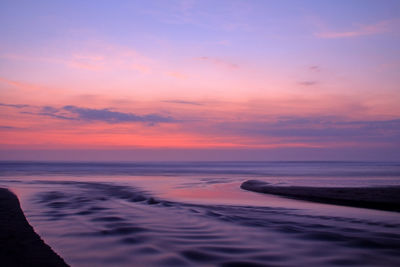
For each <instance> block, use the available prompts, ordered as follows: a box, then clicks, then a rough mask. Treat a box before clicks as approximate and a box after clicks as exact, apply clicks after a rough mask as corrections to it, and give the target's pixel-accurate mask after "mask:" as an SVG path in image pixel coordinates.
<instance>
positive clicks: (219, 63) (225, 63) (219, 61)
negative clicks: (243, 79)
mask: <svg viewBox="0 0 400 267" xmlns="http://www.w3.org/2000/svg"><path fill="white" fill-rule="evenodd" d="M194 59H195V60H198V61H203V62H208V63H211V64H214V65H216V66H222V67H225V68H229V69H237V68H239V65H237V64H236V63H232V62H228V61H225V60H222V59H219V58H212V57H204V56H203V57H196V58H194Z"/></svg>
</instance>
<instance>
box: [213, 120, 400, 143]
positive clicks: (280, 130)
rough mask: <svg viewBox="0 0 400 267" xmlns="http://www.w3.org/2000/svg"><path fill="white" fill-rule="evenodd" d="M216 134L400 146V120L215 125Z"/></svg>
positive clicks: (282, 121)
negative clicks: (396, 144)
mask: <svg viewBox="0 0 400 267" xmlns="http://www.w3.org/2000/svg"><path fill="white" fill-rule="evenodd" d="M213 127H214V130H215V131H216V133H220V134H224V135H234V136H235V135H238V136H242V137H248V138H251V139H254V140H259V138H261V139H262V138H263V137H266V138H268V137H269V138H271V137H273V138H278V139H282V138H283V139H288V140H291V141H294V140H296V141H301V142H306V143H308V144H318V143H323V142H338V143H343V142H354V143H362V142H366V143H368V142H370V143H371V144H372V143H400V119H393V120H366V121H348V120H345V119H344V118H340V117H334V116H310V117H296V116H292V117H278V118H277V119H275V120H272V121H239V122H233V121H230V122H221V123H218V124H215V125H214V126H213Z"/></svg>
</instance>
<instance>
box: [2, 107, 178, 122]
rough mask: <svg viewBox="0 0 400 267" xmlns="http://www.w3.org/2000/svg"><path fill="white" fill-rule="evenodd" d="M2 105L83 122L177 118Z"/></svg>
mask: <svg viewBox="0 0 400 267" xmlns="http://www.w3.org/2000/svg"><path fill="white" fill-rule="evenodd" d="M0 106H6V107H12V108H16V109H23V110H22V111H20V113H21V114H30V115H37V116H47V117H52V118H55V119H61V120H70V121H83V122H96V121H98V122H106V123H125V122H132V123H135V122H141V123H147V124H149V125H153V124H157V123H172V122H176V121H177V120H176V119H174V118H172V117H170V116H163V115H159V114H155V113H152V114H144V115H139V114H134V113H130V112H120V111H114V110H111V109H108V108H103V109H95V108H86V107H78V106H74V105H67V106H63V107H61V108H58V107H53V106H42V107H35V106H30V105H17V104H3V103H0Z"/></svg>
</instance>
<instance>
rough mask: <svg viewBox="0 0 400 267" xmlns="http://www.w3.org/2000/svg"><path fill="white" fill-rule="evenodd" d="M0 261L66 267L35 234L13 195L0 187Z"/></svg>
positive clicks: (23, 264)
mask: <svg viewBox="0 0 400 267" xmlns="http://www.w3.org/2000/svg"><path fill="white" fill-rule="evenodd" d="M0 261H1V264H2V265H3V266H9V267H13V266H55V267H58V266H68V265H67V264H66V263H65V261H64V260H63V259H62V258H61V257H60V256H59V255H58V254H57V253H55V252H54V251H53V250H52V249H51V248H50V246H48V245H47V244H46V243H44V241H43V240H42V239H41V238H40V236H39V235H38V234H37V233H35V231H34V229H33V227H32V226H31V225H30V224H29V223H28V221H27V220H26V218H25V215H24V213H23V211H22V209H21V206H20V203H19V200H18V198H17V196H16V195H15V194H13V193H12V192H11V191H9V190H8V189H6V188H0Z"/></svg>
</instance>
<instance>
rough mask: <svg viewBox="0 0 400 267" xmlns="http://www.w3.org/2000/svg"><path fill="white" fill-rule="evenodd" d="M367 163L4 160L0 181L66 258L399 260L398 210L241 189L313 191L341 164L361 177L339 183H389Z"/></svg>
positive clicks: (127, 261) (203, 262)
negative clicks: (251, 184) (267, 186)
mask: <svg viewBox="0 0 400 267" xmlns="http://www.w3.org/2000/svg"><path fill="white" fill-rule="evenodd" d="M365 165H366V164H358V165H355V164H353V163H352V164H349V166H344V165H343V164H342V163H340V164H336V163H335V164H331V163H329V164H327V163H324V167H326V166H327V167H326V168H320V167H321V163H301V164H299V163H296V164H292V163H290V164H289V163H285V164H277V163H254V162H252V163H180V164H176V163H171V164H166V163H163V164H159V163H146V164H144V163H140V164H139V163H137V164H133V163H118V164H114V163H107V164H92V163H77V164H74V163H39V164H38V163H3V164H2V168H1V170H0V184H1V186H2V187H8V188H10V189H11V190H12V191H13V192H15V194H16V195H17V196H18V198H19V199H20V202H21V206H22V208H23V211H24V213H25V216H26V218H27V219H28V221H29V223H30V224H31V225H32V226H33V227H34V228H35V231H36V232H37V233H38V234H39V235H40V237H41V238H42V239H43V240H44V241H45V242H46V243H47V244H48V245H50V246H51V248H52V249H53V250H54V251H56V252H57V254H59V255H60V256H61V257H62V258H63V259H65V261H66V262H67V263H68V264H69V265H71V266H82V267H83V266H132V265H134V266H306V265H316V266H343V265H352V266H353V265H356V266H398V265H399V264H400V257H399V255H398V251H399V249H400V234H399V233H400V214H399V213H398V212H391V211H383V210H377V209H365V208H358V207H348V206H342V205H332V204H326V203H319V202H314V201H303V200H300V199H290V198H286V197H281V196H275V195H271V194H257V193H255V192H250V191H248V190H244V189H241V188H240V186H241V184H242V183H243V182H244V181H246V180H260V181H263V182H265V183H266V182H268V181H269V182H270V183H271V184H273V185H275V186H278V185H281V186H282V185H286V186H294V185H297V184H299V183H301V184H308V185H314V186H315V185H319V186H320V187H321V185H324V184H326V185H331V184H329V181H331V180H332V178H331V176H329V178H326V179H325V178H321V177H320V175H321V174H325V175H327V174H330V175H332V173H334V174H335V175H336V173H337V172H338V170H339V169H342V171H341V172H340V173H339V175H338V177H343V176H344V174H345V173H348V169H351V170H356V171H357V173H360V175H359V174H357V176H355V177H353V178H352V177H350V176H348V175H347V176H346V179H343V180H339V179H340V178H335V179H334V180H335V181H336V183H338V181H342V182H341V184H347V185H352V186H353V187H357V186H359V185H360V184H370V185H376V184H379V185H386V186H387V187H389V185H391V186H394V187H396V186H397V185H396V183H397V181H398V178H397V176H394V177H393V179H391V178H390V177H386V178H385V179H384V180H379V179H378V178H376V177H375V176H374V177H370V178H365V175H364V174H363V169H364V166H365ZM368 166H370V164H369V165H368ZM379 166H380V165H379ZM379 166H378V167H377V168H376V171H375V172H376V173H379V174H385V173H383V170H384V169H388V167H387V164H385V165H384V166H382V168H381V169H380V167H379ZM391 168H392V169H396V168H397V165H394V166H393V167H391ZM314 169H318V170H320V169H323V170H324V171H323V172H318V173H317V174H316V175H314V176H312V175H311V174H310V170H314ZM268 172H270V173H272V172H273V174H272V175H271V174H269V175H270V176H268ZM305 172H307V173H306V174H307V175H304V174H305ZM288 173H296V174H297V175H298V176H294V175H293V174H292V176H290V177H288V176H286V175H287V174H288ZM391 173H393V171H392V172H391ZM283 174H284V175H283ZM386 176H388V175H386ZM244 177H248V178H249V179H245V178H244ZM280 177H281V178H280ZM304 177H306V178H304ZM310 177H311V178H312V179H311V178H310ZM360 177H361V178H360ZM327 187H329V186H327ZM14 200H16V199H15V197H14ZM3 218H4V217H3ZM15 240H18V239H15ZM83 252H84V253H83ZM21 255H22V254H21Z"/></svg>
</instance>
